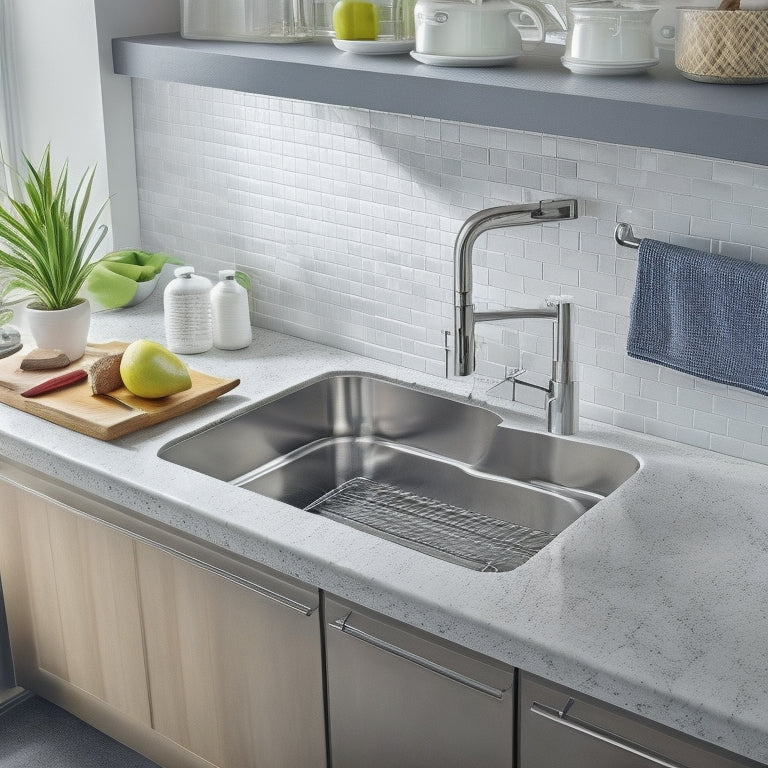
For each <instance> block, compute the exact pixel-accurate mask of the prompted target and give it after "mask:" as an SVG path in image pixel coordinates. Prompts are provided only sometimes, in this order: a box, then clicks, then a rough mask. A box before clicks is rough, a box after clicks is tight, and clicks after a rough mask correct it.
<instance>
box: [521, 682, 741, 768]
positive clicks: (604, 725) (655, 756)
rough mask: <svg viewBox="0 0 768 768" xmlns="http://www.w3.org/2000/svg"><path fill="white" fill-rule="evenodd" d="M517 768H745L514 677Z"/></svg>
mask: <svg viewBox="0 0 768 768" xmlns="http://www.w3.org/2000/svg"><path fill="white" fill-rule="evenodd" d="M519 738H520V768H565V766H567V768H746V767H747V766H754V765H755V764H754V763H750V762H749V761H744V762H742V761H740V760H739V759H738V758H737V757H735V756H731V755H727V754H725V753H723V752H722V751H721V750H719V749H716V748H715V747H711V748H710V747H709V746H708V745H706V744H704V743H703V742H699V741H695V740H693V739H689V738H688V737H686V736H684V735H683V734H679V733H676V732H674V731H672V730H670V729H668V728H663V727H662V726H656V725H654V724H653V723H650V722H648V721H646V720H641V719H640V718H636V717H634V716H632V715H630V714H629V713H625V712H621V711H619V710H617V709H615V708H614V707H609V706H608V705H603V704H600V703H599V702H596V701H594V700H593V699H590V698H588V697H585V696H580V695H579V694H577V693H575V692H573V691H569V690H568V689H566V688H562V687H560V686H555V685H552V684H550V683H546V682H545V681H543V680H541V679H539V678H536V677H533V676H532V675H528V674H526V673H524V672H521V673H520V736H519Z"/></svg>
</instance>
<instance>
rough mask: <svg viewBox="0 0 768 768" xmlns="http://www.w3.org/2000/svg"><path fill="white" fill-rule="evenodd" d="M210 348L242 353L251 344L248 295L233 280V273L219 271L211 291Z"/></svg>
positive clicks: (230, 270)
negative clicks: (211, 345)
mask: <svg viewBox="0 0 768 768" xmlns="http://www.w3.org/2000/svg"><path fill="white" fill-rule="evenodd" d="M211 312H212V314H213V345H214V346H215V347H218V348H219V349H243V347H247V346H248V345H249V344H250V343H251V339H252V338H253V336H252V333H251V317H250V314H249V312H248V291H246V290H245V288H243V286H242V285H240V283H238V282H237V280H236V279H235V270H234V269H222V270H220V271H219V282H218V283H216V285H214V286H213V290H212V291H211Z"/></svg>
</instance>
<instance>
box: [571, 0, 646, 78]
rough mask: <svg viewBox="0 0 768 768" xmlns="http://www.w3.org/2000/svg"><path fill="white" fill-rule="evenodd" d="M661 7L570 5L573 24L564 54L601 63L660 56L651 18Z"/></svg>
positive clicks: (633, 60) (641, 59)
mask: <svg viewBox="0 0 768 768" xmlns="http://www.w3.org/2000/svg"><path fill="white" fill-rule="evenodd" d="M656 11H658V8H622V7H613V6H603V7H601V6H599V5H591V6H590V5H588V6H578V5H571V6H569V13H570V15H571V18H572V24H571V25H570V29H569V30H568V37H567V39H566V45H565V56H566V58H569V59H578V60H581V61H589V62H601V63H603V62H604V63H611V64H619V63H631V62H636V61H650V60H652V59H655V58H657V57H658V55H659V52H658V49H657V48H656V45H655V42H654V39H653V32H652V30H651V19H652V18H653V15H654V14H655V13H656Z"/></svg>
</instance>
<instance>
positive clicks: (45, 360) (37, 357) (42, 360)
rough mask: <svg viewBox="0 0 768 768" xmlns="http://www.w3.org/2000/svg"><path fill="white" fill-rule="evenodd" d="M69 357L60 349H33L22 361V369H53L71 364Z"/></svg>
mask: <svg viewBox="0 0 768 768" xmlns="http://www.w3.org/2000/svg"><path fill="white" fill-rule="evenodd" d="M69 363H70V360H69V358H68V357H67V356H66V355H65V354H64V353H63V352H62V351H61V350H60V349H33V350H32V351H31V352H30V353H29V354H28V355H27V356H26V357H25V358H24V359H23V360H22V361H21V370H22V371H51V370H54V369H55V368H64V367H65V366H67V365H69Z"/></svg>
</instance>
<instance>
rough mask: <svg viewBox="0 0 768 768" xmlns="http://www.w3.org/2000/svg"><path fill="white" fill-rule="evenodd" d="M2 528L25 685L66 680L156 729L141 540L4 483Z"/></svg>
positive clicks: (1, 557)
mask: <svg viewBox="0 0 768 768" xmlns="http://www.w3.org/2000/svg"><path fill="white" fill-rule="evenodd" d="M0 529H1V530H2V532H3V535H2V537H0V564H2V579H3V586H4V593H5V597H6V609H7V613H8V623H9V629H10V633H11V643H12V648H13V656H14V664H15V668H16V675H17V678H18V683H19V684H20V685H23V686H25V687H27V688H30V689H32V690H35V691H42V692H45V691H47V690H48V689H49V688H50V687H51V686H54V687H55V685H56V683H57V681H66V682H67V683H70V684H71V685H72V686H74V687H75V688H77V689H79V690H81V691H84V692H86V693H88V694H90V695H92V696H94V697H95V698H97V699H99V700H100V701H103V702H106V703H107V704H109V705H111V706H112V707H115V708H116V709H117V710H119V711H120V712H122V713H125V714H127V715H129V716H130V717H131V718H134V719H135V720H138V721H140V722H142V723H146V724H147V725H148V724H150V706H149V693H148V688H147V682H146V673H145V664H144V649H143V641H142V628H141V616H140V608H139V595H138V586H137V583H136V569H135V562H134V551H133V541H132V540H131V539H130V538H129V537H127V536H125V535H123V534H121V533H119V532H117V531H115V530H113V529H112V528H110V527H109V526H106V525H104V524H102V523H99V522H97V521H94V520H92V519H90V518H87V517H84V516H82V515H79V514H77V513H76V512H74V511H72V510H71V509H68V508H67V507H65V506H63V505H59V504H57V503H55V502H52V501H50V500H48V499H45V498H42V497H41V496H38V495H36V494H34V493H31V492H28V491H25V490H22V489H20V488H17V487H15V486H13V485H11V484H8V483H5V482H0Z"/></svg>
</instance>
